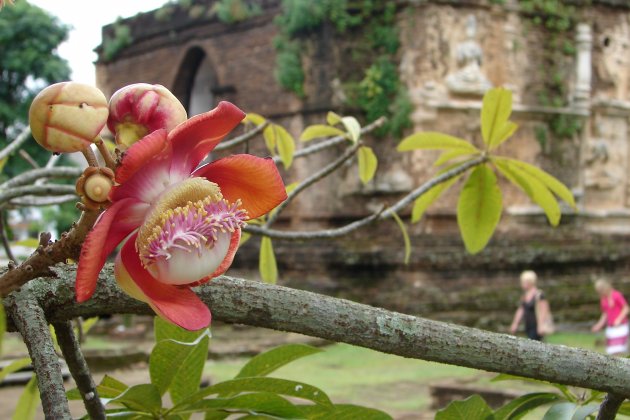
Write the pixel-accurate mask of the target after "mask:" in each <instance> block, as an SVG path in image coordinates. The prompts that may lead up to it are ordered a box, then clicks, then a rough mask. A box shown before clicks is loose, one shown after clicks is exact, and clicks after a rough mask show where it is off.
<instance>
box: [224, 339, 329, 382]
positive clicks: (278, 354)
mask: <svg viewBox="0 0 630 420" xmlns="http://www.w3.org/2000/svg"><path fill="white" fill-rule="evenodd" d="M315 353H321V350H320V349H318V348H316V347H312V346H307V345H306V344H285V345H283V346H279V347H276V348H273V349H271V350H268V351H266V352H264V353H260V354H258V355H256V356H254V357H252V358H251V359H250V360H249V362H247V364H245V366H243V367H242V368H241V371H240V372H239V373H238V375H236V378H245V377H252V376H267V375H268V374H270V373H271V372H273V371H275V370H276V369H278V368H281V367H282V366H284V365H286V364H288V363H291V362H292V361H294V360H297V359H300V358H302V357H305V356H310V355H311V354H315Z"/></svg>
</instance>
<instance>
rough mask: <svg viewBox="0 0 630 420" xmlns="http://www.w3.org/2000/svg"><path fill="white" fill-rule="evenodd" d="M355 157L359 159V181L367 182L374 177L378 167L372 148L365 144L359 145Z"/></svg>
mask: <svg viewBox="0 0 630 420" xmlns="http://www.w3.org/2000/svg"><path fill="white" fill-rule="evenodd" d="M357 158H358V161H359V178H361V182H363V183H364V184H367V183H368V182H370V181H371V180H372V178H374V174H375V173H376V168H377V167H378V159H377V157H376V155H375V154H374V151H373V150H372V148H371V147H367V146H361V147H359V150H358V152H357Z"/></svg>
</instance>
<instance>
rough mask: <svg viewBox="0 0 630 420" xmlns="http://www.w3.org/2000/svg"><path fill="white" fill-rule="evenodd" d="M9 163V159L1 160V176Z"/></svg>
mask: <svg viewBox="0 0 630 420" xmlns="http://www.w3.org/2000/svg"><path fill="white" fill-rule="evenodd" d="M8 161H9V157H8V156H7V157H5V158H2V159H0V174H1V173H2V171H3V170H4V166H5V165H6V164H7V162H8Z"/></svg>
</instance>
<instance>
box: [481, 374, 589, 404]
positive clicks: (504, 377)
mask: <svg viewBox="0 0 630 420" xmlns="http://www.w3.org/2000/svg"><path fill="white" fill-rule="evenodd" d="M499 381H523V382H531V383H534V384H537V385H540V384H543V385H549V386H552V387H554V388H556V389H557V390H558V391H560V392H561V393H562V395H564V397H565V398H566V399H567V400H569V401H577V399H578V398H577V396H575V395H574V394H573V393H572V392H571V391H570V390H569V388H568V387H567V386H566V385H562V384H556V383H553V382H547V381H543V380H540V379H533V378H525V377H523V376H516V375H509V374H507V373H500V374H498V375H497V376H495V377H494V378H492V382H499Z"/></svg>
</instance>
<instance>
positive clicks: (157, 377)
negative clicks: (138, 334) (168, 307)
mask: <svg viewBox="0 0 630 420" xmlns="http://www.w3.org/2000/svg"><path fill="white" fill-rule="evenodd" d="M155 319H156V320H155V330H156V338H157V337H158V335H159V336H160V338H161V337H163V336H164V335H165V334H164V332H165V329H167V328H168V329H170V328H171V327H166V326H163V325H162V324H163V323H166V322H165V321H163V320H159V321H158V319H159V317H155ZM177 328H178V329H179V327H177ZM158 331H159V332H158ZM183 334H185V335H186V340H185V341H179V340H177V339H171V338H169V339H161V340H159V341H158V342H157V344H156V345H155V346H154V347H153V351H151V356H150V357H149V374H150V376H151V383H152V384H153V385H155V387H156V388H157V389H158V391H159V392H160V395H164V393H166V391H167V390H169V389H170V391H171V396H172V397H173V400H175V399H177V398H179V397H180V396H181V395H182V393H184V394H186V392H187V393H188V394H190V393H192V392H195V391H197V389H198V388H199V382H200V381H201V374H202V371H203V365H204V362H205V361H206V358H207V355H208V342H209V336H210V330H208V329H207V328H206V329H203V330H200V331H197V332H193V333H190V332H188V331H186V332H185V333H183ZM173 335H174V336H177V338H181V335H182V333H181V332H179V331H178V332H177V333H175V334H173ZM195 335H196V336H195ZM193 337H194V340H192V341H188V340H190V339H191V338H193ZM197 348H200V349H201V350H197V351H196V352H195V350H196V349H197ZM191 355H194V356H193V357H192V358H191V357H190V356H191ZM182 375H183V376H184V379H183V381H182V378H181V376H182ZM178 376H179V378H178ZM176 378H178V379H177V381H176ZM176 396H177V397H176Z"/></svg>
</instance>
